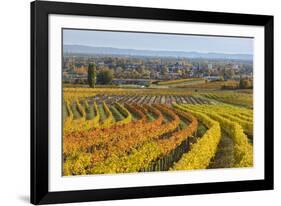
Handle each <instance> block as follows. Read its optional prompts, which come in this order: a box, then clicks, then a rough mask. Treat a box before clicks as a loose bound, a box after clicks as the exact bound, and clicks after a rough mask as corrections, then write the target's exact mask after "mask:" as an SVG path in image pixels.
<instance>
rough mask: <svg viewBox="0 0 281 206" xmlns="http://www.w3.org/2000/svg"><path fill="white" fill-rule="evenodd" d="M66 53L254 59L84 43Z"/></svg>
mask: <svg viewBox="0 0 281 206" xmlns="http://www.w3.org/2000/svg"><path fill="white" fill-rule="evenodd" d="M63 52H64V53H73V54H87V55H90V54H101V55H110V54H111V55H126V56H154V57H155V56H156V57H180V58H183V57H186V58H204V59H240V60H252V59H253V55H250V54H224V53H201V52H184V51H163V50H161V51H157V50H137V49H119V48H112V47H92V46H83V45H64V46H63Z"/></svg>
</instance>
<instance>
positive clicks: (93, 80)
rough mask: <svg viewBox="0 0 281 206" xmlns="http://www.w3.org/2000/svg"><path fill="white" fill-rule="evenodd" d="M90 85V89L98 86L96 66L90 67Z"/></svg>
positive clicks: (90, 65)
mask: <svg viewBox="0 0 281 206" xmlns="http://www.w3.org/2000/svg"><path fill="white" fill-rule="evenodd" d="M88 84H89V87H95V85H96V65H95V64H89V66H88Z"/></svg>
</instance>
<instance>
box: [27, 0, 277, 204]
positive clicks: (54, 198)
mask: <svg viewBox="0 0 281 206" xmlns="http://www.w3.org/2000/svg"><path fill="white" fill-rule="evenodd" d="M49 14H62V15H83V16H101V17H119V18H134V19H154V20H169V21H189V22H205V23H223V24H238V25H256V26H264V28H265V45H264V46H265V47H264V57H265V64H264V68H265V77H264V81H265V100H264V101H265V134H264V137H265V147H264V155H265V168H264V172H265V178H264V180H251V181H233V182H219V183H200V184H182V185H165V186H148V187H133V188H116V189H95V190H81V191H60V192H49V190H48V134H49V129H48V128H49V126H48V125H49V116H48V113H49V109H48V108H49V105H48V104H49V101H48V100H49V94H48V91H49V89H48V86H49V79H48V15H49ZM30 184H31V192H30V193H31V203H33V204H50V203H68V202H81V201H99V200H115V199H131V198H146V197H163V196H176V195H194V194H210V193H226V192H241V191H254V190H271V189H273V185H274V182H273V16H265V15H250V14H233V13H218V12H202V11H186V10H172V9H156V8H137V7H125V6H108V5H93V4H80V3H63V2H45V1H34V2H31V182H30Z"/></svg>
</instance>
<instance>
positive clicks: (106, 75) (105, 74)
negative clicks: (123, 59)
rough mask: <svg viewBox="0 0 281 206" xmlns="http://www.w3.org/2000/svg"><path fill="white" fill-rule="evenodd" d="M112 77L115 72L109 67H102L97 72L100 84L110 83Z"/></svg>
mask: <svg viewBox="0 0 281 206" xmlns="http://www.w3.org/2000/svg"><path fill="white" fill-rule="evenodd" d="M112 79H113V72H112V70H110V69H108V68H105V69H102V70H101V71H100V72H99V73H98V74H97V82H98V83H99V84H110V83H111V82H112Z"/></svg>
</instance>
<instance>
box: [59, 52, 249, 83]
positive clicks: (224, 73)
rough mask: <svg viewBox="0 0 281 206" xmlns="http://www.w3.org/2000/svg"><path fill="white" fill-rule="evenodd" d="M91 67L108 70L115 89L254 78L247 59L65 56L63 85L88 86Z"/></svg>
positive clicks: (108, 55) (74, 54)
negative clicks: (187, 80) (184, 81)
mask: <svg viewBox="0 0 281 206" xmlns="http://www.w3.org/2000/svg"><path fill="white" fill-rule="evenodd" d="M89 64H94V65H95V67H96V72H97V73H99V71H104V70H108V71H109V72H110V73H111V75H112V80H111V84H112V85H120V84H124V85H126V84H138V85H147V84H150V83H153V82H158V81H165V80H177V79H184V78H204V79H205V80H207V81H216V80H224V81H226V80H236V81H239V80H240V79H241V78H243V79H251V80H252V78H253V63H252V60H247V59H246V60H245V59H241V60H240V59H215V58H210V59H208V58H176V57H164V56H156V57H155V56H130V55H116V54H112V55H110V54H81V53H64V56H63V66H62V71H63V83H66V84H67V83H68V84H87V76H88V74H87V72H88V65H89Z"/></svg>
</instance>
